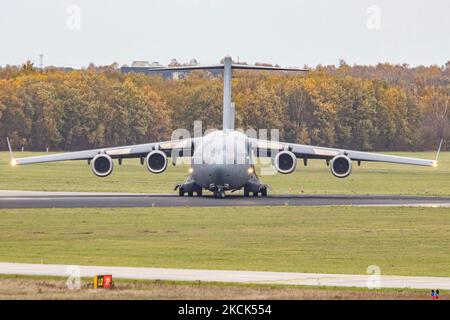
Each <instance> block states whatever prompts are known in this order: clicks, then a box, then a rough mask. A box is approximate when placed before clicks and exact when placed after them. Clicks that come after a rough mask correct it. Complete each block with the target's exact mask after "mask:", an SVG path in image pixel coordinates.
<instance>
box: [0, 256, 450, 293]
mask: <svg viewBox="0 0 450 320" xmlns="http://www.w3.org/2000/svg"><path fill="white" fill-rule="evenodd" d="M0 274H9V275H34V276H60V277H68V276H69V275H76V274H79V275H80V276H81V277H89V278H93V277H94V276H95V275H105V274H111V275H112V276H113V279H115V278H121V279H140V280H171V281H204V282H232V283H249V284H283V285H302V286H331V287H360V288H410V289H440V290H450V278H448V277H406V276H388V275H380V276H373V275H351V274H317V273H295V272H262V271H231V270H198V269H168V268H131V267H107V266H69V265H50V264H25V263H8V262H0Z"/></svg>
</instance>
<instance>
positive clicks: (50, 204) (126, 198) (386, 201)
mask: <svg viewBox="0 0 450 320" xmlns="http://www.w3.org/2000/svg"><path fill="white" fill-rule="evenodd" d="M342 205H353V206H412V207H416V206H420V207H450V197H422V196H398V195H269V196H268V197H247V198H244V197H243V196H242V195H233V194H231V195H228V196H227V197H226V198H225V199H216V198H213V197H212V196H210V195H206V196H203V197H196V196H194V197H187V196H186V197H179V196H178V195H175V194H139V193H95V192H94V193H89V192H35V191H6V190H0V208H113V207H115V208H125V207H218V206H342Z"/></svg>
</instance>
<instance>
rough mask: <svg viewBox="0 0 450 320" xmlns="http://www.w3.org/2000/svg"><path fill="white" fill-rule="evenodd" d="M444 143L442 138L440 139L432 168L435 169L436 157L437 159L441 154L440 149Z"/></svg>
mask: <svg viewBox="0 0 450 320" xmlns="http://www.w3.org/2000/svg"><path fill="white" fill-rule="evenodd" d="M443 142H444V139H443V138H442V139H441V142H440V143H439V148H438V151H437V153H436V158H435V159H434V162H433V167H437V164H438V157H439V153H441V147H442V143H443Z"/></svg>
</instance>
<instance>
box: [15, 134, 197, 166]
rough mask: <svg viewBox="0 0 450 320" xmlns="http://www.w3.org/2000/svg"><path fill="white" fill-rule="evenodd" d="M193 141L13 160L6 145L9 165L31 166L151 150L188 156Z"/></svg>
mask: <svg viewBox="0 0 450 320" xmlns="http://www.w3.org/2000/svg"><path fill="white" fill-rule="evenodd" d="M194 140H195V139H183V140H172V141H165V142H155V143H145V144H136V145H129V146H120V147H112V148H100V149H91V150H83V151H75V152H65V153H58V154H50V155H43V156H33V157H26V158H17V159H16V158H14V157H13V156H12V151H11V147H10V144H9V140H8V145H9V147H10V152H11V164H12V165H23V164H33V163H43V162H55V161H67V160H90V159H92V158H93V157H95V156H96V155H97V154H101V153H105V154H107V155H109V156H110V157H111V158H113V159H115V158H142V157H145V156H146V155H147V154H148V153H149V152H151V151H153V150H156V149H157V150H161V151H163V152H165V153H166V154H167V155H168V156H170V155H171V153H172V151H173V150H182V152H181V153H177V154H180V156H187V155H185V152H186V151H188V154H189V156H190V154H191V152H190V151H191V148H192V144H193V143H194Z"/></svg>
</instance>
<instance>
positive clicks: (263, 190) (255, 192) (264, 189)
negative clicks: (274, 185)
mask: <svg viewBox="0 0 450 320" xmlns="http://www.w3.org/2000/svg"><path fill="white" fill-rule="evenodd" d="M250 193H251V194H252V195H253V196H254V197H257V196H259V195H261V197H267V186H261V188H259V190H255V189H253V190H252V189H248V188H245V187H244V197H250Z"/></svg>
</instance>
